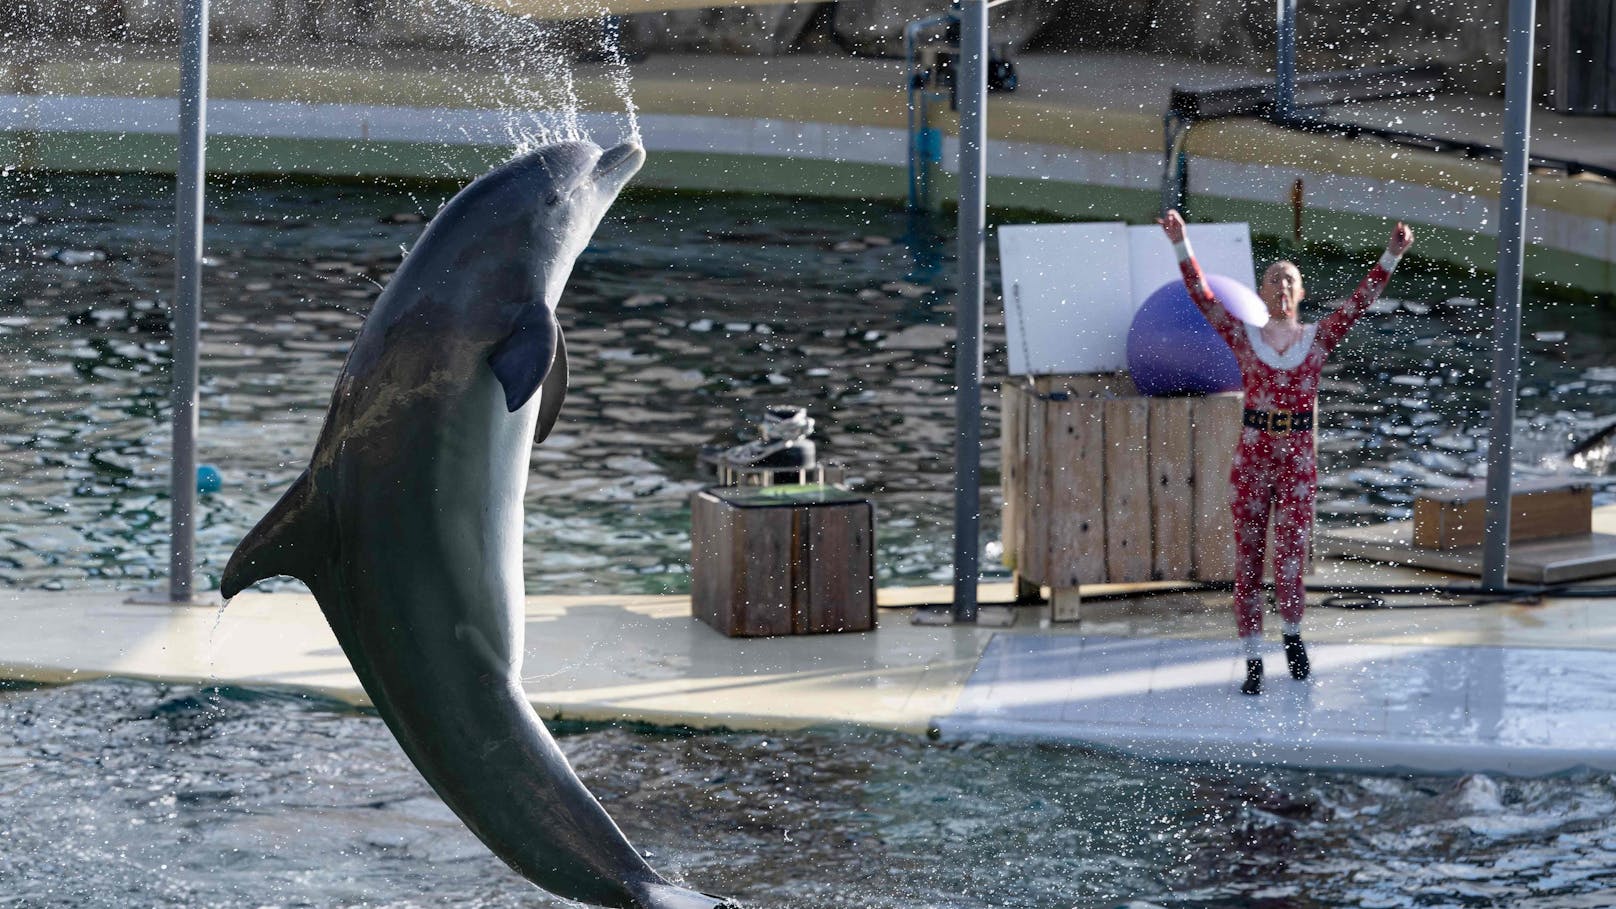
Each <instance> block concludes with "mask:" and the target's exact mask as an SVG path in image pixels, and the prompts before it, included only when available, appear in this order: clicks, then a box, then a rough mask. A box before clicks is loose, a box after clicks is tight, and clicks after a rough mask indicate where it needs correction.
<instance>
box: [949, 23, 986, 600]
mask: <svg viewBox="0 0 1616 909" xmlns="http://www.w3.org/2000/svg"><path fill="white" fill-rule="evenodd" d="M987 62H988V5H987V0H963V2H961V3H960V56H959V67H960V68H959V80H958V82H957V83H956V85H957V86H958V97H959V114H960V131H959V132H960V135H959V174H960V195H959V294H958V297H957V302H956V305H957V306H958V307H959V310H958V313H957V314H956V324H957V325H958V326H959V329H958V344H957V347H956V349H955V354H954V356H955V369H954V374H955V385H956V386H957V388H956V392H955V399H954V401H955V403H954V420H955V426H956V428H955V432H954V621H956V622H974V621H976V582H977V576H978V575H979V574H980V573H981V568H980V565H979V564H978V558H979V553H978V548H979V545H980V540H979V536H980V523H981V514H980V511H981V507H982V505H981V496H980V489H979V480H980V471H981V466H982V464H981V455H982V271H983V264H984V261H985V256H986V253H985V246H986V241H987V237H986V233H985V230H984V224H985V223H986V221H987V163H988V162H987V129H986V126H987V106H988V67H987Z"/></svg>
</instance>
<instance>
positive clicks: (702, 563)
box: [690, 492, 730, 634]
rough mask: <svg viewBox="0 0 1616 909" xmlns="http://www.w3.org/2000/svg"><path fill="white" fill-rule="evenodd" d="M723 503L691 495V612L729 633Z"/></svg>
mask: <svg viewBox="0 0 1616 909" xmlns="http://www.w3.org/2000/svg"><path fill="white" fill-rule="evenodd" d="M728 523H729V522H728V519H727V514H726V512H725V509H724V508H723V503H721V502H719V501H718V500H717V499H716V498H714V497H713V496H711V495H709V494H708V493H705V492H698V493H696V494H695V495H693V496H691V497H690V611H691V613H692V614H693V615H694V616H695V617H696V618H697V619H700V620H701V621H702V622H704V623H706V624H708V625H710V626H712V627H713V628H715V629H717V630H718V631H720V632H723V633H724V634H729V633H730V631H729V608H728V607H729V605H730V604H729V591H728V590H727V589H726V585H725V584H724V582H725V581H727V580H728V579H729V571H728V566H729V558H728V552H729V546H728V543H729V532H728V531H729V528H728Z"/></svg>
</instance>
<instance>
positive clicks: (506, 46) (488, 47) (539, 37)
mask: <svg viewBox="0 0 1616 909" xmlns="http://www.w3.org/2000/svg"><path fill="white" fill-rule="evenodd" d="M428 8H429V10H430V11H431V12H432V13H433V14H435V15H438V16H441V17H443V18H445V19H450V20H453V21H455V22H456V23H457V24H458V25H459V26H460V27H461V28H462V29H463V30H464V31H465V32H466V33H467V34H468V35H469V36H470V38H469V41H470V43H471V50H472V51H473V52H474V53H476V54H478V55H481V56H483V57H484V58H486V59H489V60H493V61H497V62H498V72H497V76H496V78H497V81H498V84H499V85H500V87H501V88H502V89H503V92H502V93H501V99H500V101H499V107H498V110H499V112H500V114H501V115H502V120H503V122H502V124H501V126H502V128H503V129H504V131H505V134H506V136H507V138H508V139H509V140H510V143H511V145H512V146H513V147H514V148H515V154H517V155H520V154H523V153H525V152H528V151H532V150H533V149H536V148H540V147H543V146H545V145H550V144H553V143H556V142H577V141H594V142H596V143H597V144H599V145H601V146H603V147H604V146H608V145H615V144H617V143H618V142H634V143H636V144H637V143H639V141H640V125H639V118H638V116H637V112H636V108H635V105H634V97H633V94H632V91H631V88H630V78H629V71H628V63H627V60H626V59H625V57H624V55H623V52H622V47H621V42H620V40H619V37H618V32H617V30H616V29H615V28H614V27H612V23H613V20H612V18H611V16H610V14H609V13H608V12H607V11H606V9H605V7H604V6H603V5H600V4H598V3H595V2H592V0H583V2H580V3H577V4H569V5H565V6H563V7H561V10H562V11H563V13H564V14H565V15H566V16H567V18H566V20H565V21H536V20H533V19H528V18H524V17H520V16H514V15H510V14H507V13H502V12H498V11H496V10H493V9H490V8H489V7H487V6H484V5H482V4H480V3H477V2H474V0H429V2H428ZM575 59H585V60H592V61H599V62H600V64H601V66H602V73H601V75H600V77H599V78H598V80H597V79H588V80H580V79H579V78H578V76H577V74H576V73H575V72H574V61H575ZM601 89H604V93H605V94H609V95H610V98H611V99H612V100H615V102H616V104H615V106H618V107H620V108H621V111H620V112H589V113H585V112H584V107H585V106H586V104H588V103H589V102H590V101H594V100H599V101H602V102H606V101H608V99H606V98H599V97H598V95H599V94H600V93H601ZM467 100H468V102H472V101H473V99H472V97H471V93H470V91H469V90H468V91H467ZM614 129H615V133H616V139H615V141H602V140H603V139H606V138H607V137H608V135H609V134H610V132H611V131H612V130H614Z"/></svg>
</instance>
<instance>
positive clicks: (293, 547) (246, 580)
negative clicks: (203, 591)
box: [219, 470, 326, 600]
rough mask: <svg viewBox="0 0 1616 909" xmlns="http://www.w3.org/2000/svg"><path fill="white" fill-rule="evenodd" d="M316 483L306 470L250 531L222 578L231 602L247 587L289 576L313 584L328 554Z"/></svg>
mask: <svg viewBox="0 0 1616 909" xmlns="http://www.w3.org/2000/svg"><path fill="white" fill-rule="evenodd" d="M312 485H313V481H312V480H310V479H309V472H308V471H306V470H305V471H303V473H302V475H301V476H299V477H298V478H297V481H296V482H294V483H293V484H292V488H291V489H288V490H286V494H285V495H283V496H281V500H280V501H279V502H276V503H275V507H274V508H271V509H270V510H269V514H266V515H264V519H263V520H261V521H259V522H258V526H256V527H254V528H253V529H252V530H251V531H249V532H248V534H247V536H246V537H245V538H243V539H242V541H241V545H239V546H237V547H236V551H235V552H233V553H231V555H230V561H229V562H228V563H227V564H226V565H225V566H224V576H223V577H222V578H220V579H219V593H220V595H222V596H223V597H224V598H225V599H227V600H228V599H230V598H231V597H233V596H235V595H236V594H238V593H240V592H241V591H243V590H245V589H247V587H249V586H251V585H253V584H256V583H257V582H259V581H262V580H263V579H265V578H272V577H275V576H276V575H288V576H290V577H294V578H297V579H298V580H300V581H302V582H304V583H305V584H307V583H310V582H311V581H312V577H313V575H314V573H315V572H314V564H313V562H312V561H311V560H313V559H317V558H320V557H321V556H322V554H323V553H324V552H325V551H326V550H325V547H324V545H323V540H324V538H325V536H326V522H325V520H324V518H323V517H322V516H321V515H320V514H319V513H318V512H317V511H316V510H315V507H314V504H313V496H311V495H310V493H311V491H312V489H311V487H312Z"/></svg>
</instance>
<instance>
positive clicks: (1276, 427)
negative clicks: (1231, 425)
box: [1240, 407, 1313, 432]
mask: <svg viewBox="0 0 1616 909" xmlns="http://www.w3.org/2000/svg"><path fill="white" fill-rule="evenodd" d="M1240 425H1242V426H1250V427H1251V428H1252V429H1261V430H1263V431H1264V432H1312V431H1313V411H1311V410H1298V411H1296V412H1295V413H1287V412H1285V411H1283V410H1252V409H1251V408H1249V407H1248V408H1246V413H1245V415H1244V416H1243V417H1241V418H1240Z"/></svg>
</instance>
